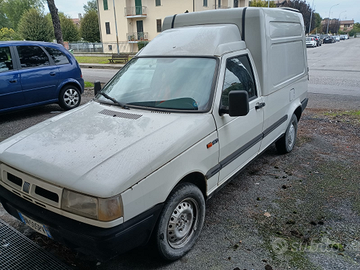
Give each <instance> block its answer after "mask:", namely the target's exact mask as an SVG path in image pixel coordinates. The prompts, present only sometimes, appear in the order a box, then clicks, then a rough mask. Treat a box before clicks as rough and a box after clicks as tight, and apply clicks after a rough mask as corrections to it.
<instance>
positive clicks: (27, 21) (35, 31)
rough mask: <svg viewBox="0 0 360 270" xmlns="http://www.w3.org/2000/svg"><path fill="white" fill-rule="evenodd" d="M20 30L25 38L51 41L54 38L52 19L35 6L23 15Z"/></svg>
mask: <svg viewBox="0 0 360 270" xmlns="http://www.w3.org/2000/svg"><path fill="white" fill-rule="evenodd" d="M18 32H19V34H20V35H21V37H22V38H23V39H25V40H37V41H51V40H52V38H53V28H52V25H51V21H50V20H49V19H48V18H47V17H46V16H44V14H43V13H42V12H40V11H38V10H36V9H34V8H33V9H30V10H28V11H26V12H25V13H24V15H23V16H22V17H21V20H20V22H19V27H18Z"/></svg>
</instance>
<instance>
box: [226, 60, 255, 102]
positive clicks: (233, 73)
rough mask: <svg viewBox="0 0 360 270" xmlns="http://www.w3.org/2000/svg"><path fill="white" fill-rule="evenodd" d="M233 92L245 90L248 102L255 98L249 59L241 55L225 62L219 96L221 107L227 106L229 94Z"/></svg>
mask: <svg viewBox="0 0 360 270" xmlns="http://www.w3.org/2000/svg"><path fill="white" fill-rule="evenodd" d="M233 90H245V91H246V92H248V95H249V100H252V99H254V98H256V97H257V93H256V87H255V81H254V75H253V72H252V69H251V66H250V61H249V58H248V57H247V56H246V55H241V56H237V57H233V58H229V59H227V61H226V71H225V80H224V86H223V92H222V95H221V105H222V106H225V107H226V106H228V105H229V93H230V92H231V91H233Z"/></svg>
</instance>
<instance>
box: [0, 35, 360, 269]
mask: <svg viewBox="0 0 360 270" xmlns="http://www.w3.org/2000/svg"><path fill="white" fill-rule="evenodd" d="M307 52H308V62H309V68H310V81H309V105H308V106H309V108H331V109H357V110H359V107H360V76H359V75H360V61H359V60H360V38H359V39H350V40H347V41H341V42H340V43H336V44H324V45H323V46H321V47H318V48H309V49H308V50H307ZM115 73H116V70H113V69H111V70H110V69H109V70H107V69H83V74H84V78H85V80H87V81H94V80H100V81H102V82H106V81H107V80H109V79H110V78H111V76H112V75H113V74H115ZM88 99H90V96H89V97H85V98H83V100H84V101H86V100H88ZM61 112H62V110H61V109H60V108H59V106H58V105H48V106H43V107H40V108H35V109H31V110H26V111H21V112H16V113H12V114H7V115H2V116H1V117H0V141H1V140H2V139H5V138H7V137H9V136H11V135H13V134H15V133H17V132H19V131H21V130H23V129H25V128H27V127H29V126H32V125H34V124H36V123H38V122H40V121H43V120H45V119H47V118H50V117H52V116H53V115H54V114H58V113H61ZM270 156H271V153H270ZM270 158H271V157H269V158H268V157H266V158H264V159H270ZM259 162H260V161H258V163H259ZM258 166H260V167H261V164H258ZM249 174H250V173H249ZM248 185H249V183H247V181H240V182H239V181H236V184H235V187H236V188H238V189H239V190H238V191H236V192H235V193H236V194H240V195H239V197H237V198H234V202H233V204H232V203H223V202H224V200H225V199H224V198H226V197H229V196H228V195H229V194H232V189H234V188H235V187H232V186H230V187H228V188H227V189H224V190H223V191H222V192H220V194H218V195H216V196H215V197H214V198H213V199H212V200H210V201H209V203H208V205H207V218H206V224H205V227H204V231H203V232H202V235H201V237H200V239H199V241H198V243H197V244H196V246H195V247H194V249H193V250H192V251H191V252H190V253H189V254H188V255H186V256H185V257H184V258H182V259H181V260H179V261H177V262H174V263H165V262H163V261H161V260H159V259H158V258H157V256H156V254H155V253H154V250H153V249H152V248H151V247H146V248H140V249H136V250H133V251H131V252H129V253H127V254H124V255H120V256H119V257H116V258H114V259H112V260H110V261H108V262H104V263H101V264H100V263H97V262H96V261H92V260H91V258H82V259H79V260H80V261H81V263H79V264H78V265H76V266H75V268H78V266H79V268H81V269H86V268H88V269H90V268H93V269H175V270H176V269H236V268H235V267H236V266H238V265H241V269H244V268H246V269H264V265H265V264H266V260H267V258H268V257H271V255H269V254H267V253H266V252H264V249H263V248H262V245H263V244H264V243H259V242H256V241H255V238H256V236H255V235H256V234H257V233H258V232H257V231H256V230H257V229H256V226H254V224H251V223H246V222H245V221H243V223H241V220H242V219H241V215H251V213H250V212H246V211H244V209H240V210H239V209H238V208H237V205H238V204H237V203H236V200H240V199H241V197H242V196H247V189H248ZM255 185H258V183H256V184H255ZM239 186H240V187H239ZM235 193H233V194H235ZM254 196H255V195H254ZM226 200H228V201H229V202H231V198H230V199H229V198H227V199H226ZM225 210H226V211H227V212H228V211H231V217H230V216H225V215H224V212H225ZM0 216H1V215H0ZM224 219H225V220H227V221H228V224H229V226H225V227H224V226H223V225H220V226H217V224H221V223H222V222H223V221H224ZM234 219H236V222H235V221H234ZM230 225H231V226H230ZM240 225H241V226H240ZM252 230H253V231H254V235H251V234H248V232H251V231H252ZM235 236H236V237H235ZM239 241H240V242H239ZM241 241H242V242H241ZM239 246H240V247H239ZM270 252H271V251H270ZM83 259H85V261H82V260H83ZM237 262H238V263H237ZM84 265H85V266H87V267H86V268H82V266H84ZM238 269H240V268H238ZM279 269H280V268H279ZM284 269H285V268H284ZM339 269H340V268H339ZM343 269H344V268H343Z"/></svg>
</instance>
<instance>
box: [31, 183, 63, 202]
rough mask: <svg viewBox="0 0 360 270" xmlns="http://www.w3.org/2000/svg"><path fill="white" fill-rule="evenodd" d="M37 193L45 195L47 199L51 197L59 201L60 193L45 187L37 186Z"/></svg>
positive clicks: (52, 199)
mask: <svg viewBox="0 0 360 270" xmlns="http://www.w3.org/2000/svg"><path fill="white" fill-rule="evenodd" d="M35 193H36V194H37V195H39V196H42V197H44V198H47V199H49V200H51V201H54V202H56V203H58V202H59V195H57V194H56V193H54V192H51V191H48V190H46V189H43V188H41V187H38V186H36V187H35Z"/></svg>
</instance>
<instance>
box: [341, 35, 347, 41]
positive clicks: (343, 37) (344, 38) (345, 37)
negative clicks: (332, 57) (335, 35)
mask: <svg viewBox="0 0 360 270" xmlns="http://www.w3.org/2000/svg"><path fill="white" fill-rule="evenodd" d="M347 39H349V36H348V35H340V40H347Z"/></svg>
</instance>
